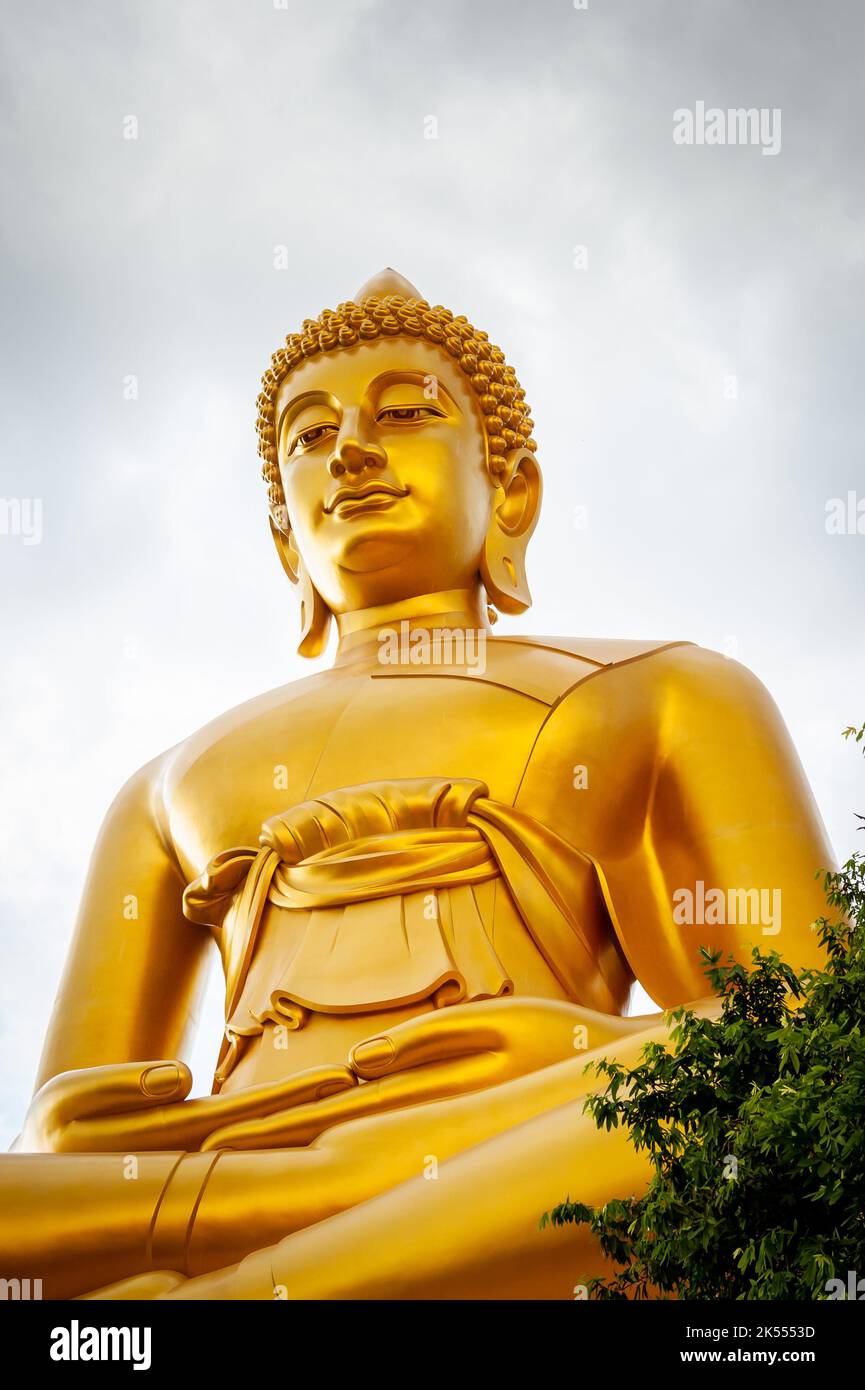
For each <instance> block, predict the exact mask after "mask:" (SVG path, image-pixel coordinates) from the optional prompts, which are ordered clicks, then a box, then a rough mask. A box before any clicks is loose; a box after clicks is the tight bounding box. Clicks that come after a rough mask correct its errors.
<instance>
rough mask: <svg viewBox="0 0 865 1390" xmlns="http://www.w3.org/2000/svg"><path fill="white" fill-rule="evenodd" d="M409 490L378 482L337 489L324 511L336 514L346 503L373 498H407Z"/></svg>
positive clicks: (325, 505)
mask: <svg viewBox="0 0 865 1390" xmlns="http://www.w3.org/2000/svg"><path fill="white" fill-rule="evenodd" d="M407 496H408V488H405V487H402V488H401V487H395V486H394V485H393V483H385V482H379V481H376V482H374V483H364V485H363V486H362V487H341V488H337V490H336V492H335V493H334V494H333V497H331V498H330V499H329V500H328V501H327V502H325V504H324V510H325V511H326V512H327V513H331V512H335V511H336V510H337V508H339V507H341V506H342V505H343V504H344V503H350V502H363V501H365V499H366V498H368V497H371V498H375V497H407Z"/></svg>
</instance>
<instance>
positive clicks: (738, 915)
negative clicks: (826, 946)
mask: <svg viewBox="0 0 865 1390" xmlns="http://www.w3.org/2000/svg"><path fill="white" fill-rule="evenodd" d="M618 674H619V673H611V677H610V678H611V679H612V680H615V679H617V675H618ZM620 674H621V677H622V678H624V679H627V678H628V673H627V672H625V671H622V672H621V673H620ZM631 678H632V680H636V681H637V682H640V681H642V683H643V689H642V692H637V691H634V692H633V693H634V694H637V693H640V694H641V695H642V697H643V699H644V702H645V703H644V708H645V709H646V710H649V709H650V710H651V714H652V723H653V725H654V731H655V732H654V735H653V739H652V742H651V747H650V748H649V749H647V751H646V762H647V767H646V769H645V802H644V805H645V812H644V816H643V818H642V823H641V824H638V825H637V826H636V828H635V829H636V832H637V833H633V834H632V835H631V837H630V843H629V844H628V845H627V846H624V847H623V848H625V849H626V852H624V853H622V854H620V855H618V856H616V855H611V856H610V857H609V859H608V860H607V862H606V863H603V864H602V868H603V871H604V875H605V878H606V880H607V885H608V890H609V895H610V900H611V903H612V908H613V911H614V914H615V917H616V927H617V934H618V935H619V940H620V944H621V946H622V948H623V949H624V952H625V954H626V955H627V958H628V961H629V963H630V965H631V967H632V969H633V971H634V974H635V975H636V977H637V979H638V980H639V981H640V983H641V984H642V985H643V986H644V988H645V989H646V990H647V991H648V992H649V994H650V995H651V996H652V997H653V998H654V999H655V1000H656V1001H657V1002H658V1003H659V1004H661V1005H662V1006H664V1007H671V1006H674V1005H676V1004H679V1003H683V1002H686V1001H689V1000H693V999H696V998H699V997H701V996H704V995H706V994H707V993H708V992H709V991H708V987H707V983H706V978H705V974H704V963H703V962H702V961H701V958H700V951H699V948H700V947H701V946H706V947H710V948H718V949H720V950H722V952H723V953H724V956H725V957H726V955H727V954H728V953H729V954H732V955H733V956H735V958H736V959H737V960H740V961H742V962H743V963H746V962H748V961H749V960H750V956H751V950H752V947H753V946H759V947H760V948H761V949H762V950H763V951H766V952H768V951H770V950H777V951H778V952H779V953H780V954H781V955H782V956H783V958H784V959H785V960H786V961H787V962H788V963H789V964H791V965H792V966H794V967H796V968H801V967H804V966H806V965H814V964H817V963H818V960H819V955H820V948H819V944H818V941H817V938H816V935H815V933H814V932H813V931H812V930H811V924H812V922H813V921H814V920H815V918H817V917H819V916H821V915H822V914H823V913H824V912H825V910H826V902H825V897H824V895H823V890H822V882H821V880H819V879H817V878H816V877H815V875H817V874H818V873H819V871H822V870H826V869H828V868H831V866H832V851H831V848H830V846H829V843H828V840H827V836H826V832H825V829H824V827H823V824H822V821H821V819H820V815H819V812H818V810H817V807H816V805H815V802H814V798H813V796H812V793H811V790H810V788H809V786H808V782H807V780H806V777H805V774H804V772H803V769H802V766H801V764H800V762H799V759H798V757H797V754H796V750H795V748H794V747H793V743H792V741H791V739H790V736H789V734H788V732H787V729H786V727H785V725H784V722H783V720H782V718H781V715H780V713H779V711H778V709H777V707H776V705H775V703H774V701H773V700H772V698H771V696H770V695H769V694H768V692H767V691H766V689H765V688H764V687H763V685H762V684H761V683H760V681H759V680H757V678H756V677H755V676H753V675H752V674H751V673H750V672H749V671H748V670H746V669H745V668H744V667H743V666H740V665H739V664H738V663H737V662H735V661H730V660H727V659H725V658H724V657H721V656H719V655H718V654H717V653H715V652H710V651H706V650H704V649H702V648H699V647H695V646H687V647H676V648H672V649H669V650H667V651H664V652H660V653H657V654H656V655H655V656H653V657H652V658H650V659H649V660H648V661H646V662H641V663H636V665H635V666H634V668H633V671H632V673H631ZM599 685H600V682H599Z"/></svg>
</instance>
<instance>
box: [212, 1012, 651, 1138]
mask: <svg viewBox="0 0 865 1390" xmlns="http://www.w3.org/2000/svg"><path fill="white" fill-rule="evenodd" d="M645 1026H646V1024H645V1020H639V1019H628V1018H622V1017H619V1016H618V1015H611V1014H602V1013H596V1012H595V1011H594V1010H592V1009H585V1008H582V1007H581V1006H580V1005H578V1004H570V1003H567V1002H566V1001H564V1000H557V999H522V998H518V999H514V998H506V999H485V1000H478V1001H475V1002H473V1003H469V1004H456V1005H453V1006H451V1007H449V1008H444V1009H437V1010H435V1011H434V1012H428V1013H423V1014H419V1015H418V1016H417V1017H416V1018H410V1019H408V1020H407V1021H406V1022H404V1023H399V1024H396V1025H395V1026H394V1027H393V1028H391V1029H389V1031H388V1032H387V1033H380V1034H377V1035H376V1037H374V1038H369V1039H366V1040H365V1041H364V1042H361V1043H357V1044H356V1045H355V1047H354V1048H352V1051H351V1054H350V1056H349V1063H350V1065H351V1067H352V1070H353V1071H354V1073H355V1074H356V1075H357V1076H358V1077H359V1078H360V1081H361V1084H360V1085H359V1086H358V1087H357V1088H356V1089H355V1090H353V1091H346V1092H343V1093H342V1094H339V1095H332V1096H329V1097H327V1098H326V1099H324V1100H319V1101H316V1102H315V1103H314V1104H312V1105H304V1106H300V1107H297V1108H295V1109H293V1110H290V1111H286V1112H285V1113H284V1114H282V1115H280V1114H278V1113H276V1112H273V1113H271V1114H269V1115H266V1116H263V1117H262V1118H261V1119H259V1120H254V1121H251V1122H250V1123H249V1124H246V1125H228V1126H226V1128H225V1129H222V1130H218V1131H217V1132H216V1133H214V1134H212V1135H211V1136H210V1137H209V1138H208V1139H207V1140H205V1142H204V1143H203V1144H202V1148H204V1149H217V1148H219V1149H222V1148H226V1149H231V1148H236V1149H250V1148H261V1149H275V1148H289V1147H294V1146H298V1145H304V1144H309V1143H310V1142H311V1141H312V1140H313V1139H315V1138H317V1136H318V1135H319V1134H322V1133H323V1132H324V1131H325V1130H327V1129H330V1128H332V1127H333V1126H334V1125H337V1124H341V1123H344V1122H345V1121H346V1120H353V1119H358V1118H360V1117H362V1116H366V1115H374V1114H377V1113H379V1112H381V1111H384V1110H395V1109H402V1108H404V1107H406V1106H410V1105H418V1104H420V1103H422V1102H424V1101H429V1100H441V1099H443V1098H446V1097H448V1096H459V1095H463V1094H465V1093H467V1092H470V1091H479V1090H482V1089H484V1088H485V1087H488V1086H496V1085H499V1084H500V1083H501V1082H504V1081H510V1080H512V1079H513V1078H515V1077H518V1076H524V1075H525V1074H526V1073H527V1072H532V1071H537V1070H539V1069H540V1068H541V1067H548V1066H552V1065H553V1064H555V1063H556V1062H563V1061H565V1060H567V1059H575V1058H576V1059H577V1061H579V1059H580V1057H581V1055H582V1056H585V1053H586V1052H588V1051H590V1050H591V1049H593V1048H596V1047H602V1046H605V1045H607V1044H608V1043H610V1042H612V1041H613V1040H615V1039H616V1038H620V1037H622V1036H624V1035H625V1034H627V1033H631V1032H641V1031H642V1030H643V1029H644V1028H645Z"/></svg>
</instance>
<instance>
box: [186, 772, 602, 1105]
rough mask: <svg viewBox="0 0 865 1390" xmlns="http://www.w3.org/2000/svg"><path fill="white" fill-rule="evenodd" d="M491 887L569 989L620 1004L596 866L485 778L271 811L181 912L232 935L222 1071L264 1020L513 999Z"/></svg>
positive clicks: (352, 792)
mask: <svg viewBox="0 0 865 1390" xmlns="http://www.w3.org/2000/svg"><path fill="white" fill-rule="evenodd" d="M491 883H496V884H497V889H496V891H498V885H499V884H501V885H503V886H504V889H505V890H506V893H507V894H508V895H509V898H510V900H511V901H512V902H513V904H514V906H515V908H516V910H517V912H518V914H519V918H520V919H521V920H522V923H523V925H524V927H525V929H526V930H527V931H528V932H529V934H530V936H531V938H532V939H533V941H534V943H535V945H536V947H537V948H538V950H539V951H540V953H541V955H542V956H543V958H544V960H545V961H546V963H547V965H548V966H549V968H550V970H551V971H552V973H553V975H554V976H555V977H556V980H557V981H558V982H559V984H560V986H561V987H562V989H563V991H564V992H565V994H566V996H567V997H569V998H571V999H573V1000H574V1001H575V1002H578V1003H583V1004H586V1005H588V1006H590V1007H592V1008H596V1009H603V1010H605V1011H616V1010H617V1009H618V1008H619V1007H620V1005H621V1002H622V998H623V989H624V988H626V985H625V981H626V971H625V968H624V964H623V962H622V960H621V957H620V954H619V952H618V949H617V948H616V946H615V939H614V935H613V932H612V931H611V929H610V923H609V917H608V913H607V908H606V904H605V899H604V889H603V881H602V877H601V875H600V872H599V870H598V868H597V866H596V865H595V863H594V861H593V860H592V859H591V858H590V857H589V856H588V855H585V854H583V853H582V852H581V851H579V850H577V849H575V848H574V847H573V846H571V845H569V844H567V843H566V842H565V841H564V840H562V839H561V838H560V837H559V836H558V835H556V834H555V833H554V832H553V831H551V830H549V829H548V827H546V826H544V825H543V824H541V823H540V822H539V821H537V820H534V819H533V818H532V817H530V816H527V815H525V814H524V813H523V812H520V811H517V810H516V809H515V808H514V807H512V806H506V805H504V804H502V803H499V802H496V801H493V800H491V799H490V797H489V794H488V789H487V787H486V786H485V784H484V783H483V782H480V781H476V780H474V779H470V778H460V779H435V778H419V779H402V780H399V781H391V782H371V783H366V784H364V785H362V786H356V787H344V788H341V789H339V790H337V791H334V792H328V793H326V794H324V795H322V796H319V797H316V798H315V799H314V800H310V801H306V802H303V803H302V804H301V805H298V806H294V807H292V808H291V809H290V810H288V811H285V812H282V813H281V814H279V815H277V816H273V817H271V819H269V820H268V821H266V822H265V824H264V825H263V827H262V830H261V835H260V837H259V844H258V846H257V847H256V848H250V847H244V846H241V847H239V848H236V849H230V850H226V851H224V852H223V853H221V854H218V855H217V856H216V857H215V858H214V859H212V860H211V861H210V863H209V864H208V866H207V869H206V870H205V872H204V873H203V874H202V875H201V876H200V877H199V878H197V879H196V880H195V881H194V882H192V883H190V884H189V886H188V887H187V889H186V891H185V893H184V896H183V909H184V913H185V915H186V916H187V917H188V918H189V919H190V920H191V921H193V922H198V923H201V924H206V925H208V926H211V927H214V928H215V929H217V931H218V932H219V933H220V934H221V938H222V941H221V944H222V953H223V962H224V968H225V977H226V1014H225V1016H226V1030H225V1042H224V1045H223V1051H222V1054H221V1056H220V1059H219V1063H218V1066H217V1073H216V1079H217V1081H218V1082H222V1081H223V1080H224V1079H225V1077H226V1076H227V1075H228V1074H229V1072H230V1071H231V1069H232V1067H233V1066H234V1064H235V1062H236V1060H237V1057H238V1055H239V1051H240V1049H241V1046H242V1044H243V1040H244V1039H247V1038H250V1037H252V1036H255V1035H256V1034H260V1033H261V1032H262V1031H263V1029H264V1025H265V1023H267V1022H268V1021H271V1022H276V1023H281V1024H282V1025H284V1026H285V1027H288V1028H302V1027H304V1026H305V1024H306V1023H307V1022H308V1019H309V1015H310V1013H315V1012H318V1013H331V1014H345V1013H366V1012H372V1011H375V1010H380V1009H387V1008H396V1007H399V1006H401V1005H406V1004H410V1003H413V1002H416V1001H419V1000H429V1001H430V1002H431V1003H432V1004H433V1005H434V1006H435V1007H438V1008H441V1007H444V1006H446V1005H449V1004H455V1003H459V1002H461V1001H463V1000H468V999H479V998H494V997H496V996H499V995H506V994H511V993H513V989H514V984H513V980H512V979H511V977H510V975H509V973H508V969H507V966H506V964H504V963H503V962H502V961H501V960H500V959H499V956H498V954H497V951H496V949H495V946H494V944H493V939H492V936H493V928H492V922H491V921H490V920H489V914H486V917H485V914H484V913H483V912H482V911H481V910H480V908H479V901H480V900H481V898H482V885H485V884H491Z"/></svg>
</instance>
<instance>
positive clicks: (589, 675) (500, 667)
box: [484, 636, 725, 706]
mask: <svg viewBox="0 0 865 1390" xmlns="http://www.w3.org/2000/svg"><path fill="white" fill-rule="evenodd" d="M724 662H725V658H724V657H722V656H721V655H720V654H719V653H717V652H710V651H708V650H707V649H705V648H703V647H698V646H696V644H695V643H693V642H689V641H669V640H668V641H661V640H655V641H653V640H651V639H647V638H635V639H629V638H624V637H533V636H515V637H511V636H507V637H495V638H491V639H490V640H489V641H488V642H487V647H486V669H485V671H484V678H485V679H486V680H488V681H492V682H494V683H497V684H502V685H509V686H511V687H512V688H514V689H516V690H520V691H521V692H522V693H524V694H526V695H531V696H533V697H534V698H535V699H539V700H542V701H544V702H545V703H546V704H548V705H551V706H558V705H559V704H561V703H562V702H564V701H569V702H572V700H575V699H577V698H581V696H579V695H578V692H581V690H582V687H583V686H584V685H586V683H588V682H597V681H602V682H604V688H606V686H607V685H608V683H609V682H608V679H607V678H609V677H610V676H611V675H612V674H613V673H616V676H617V681H616V683H617V686H619V685H622V684H623V683H625V684H627V687H628V688H629V689H633V690H637V689H641V690H642V691H643V692H644V693H645V692H646V691H647V690H648V689H649V688H659V687H660V686H662V685H669V683H670V682H671V681H672V682H675V681H676V680H677V679H678V680H682V681H687V680H688V679H691V680H694V679H696V680H697V682H699V681H700V680H701V679H702V677H701V674H700V673H701V672H705V678H706V679H707V680H710V679H711V676H710V671H711V670H714V669H715V667H716V665H717V664H723V663H724Z"/></svg>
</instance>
